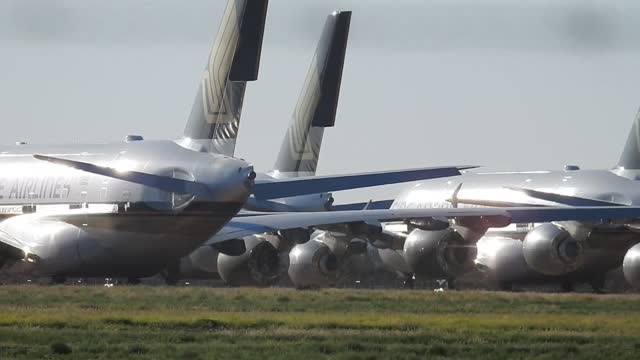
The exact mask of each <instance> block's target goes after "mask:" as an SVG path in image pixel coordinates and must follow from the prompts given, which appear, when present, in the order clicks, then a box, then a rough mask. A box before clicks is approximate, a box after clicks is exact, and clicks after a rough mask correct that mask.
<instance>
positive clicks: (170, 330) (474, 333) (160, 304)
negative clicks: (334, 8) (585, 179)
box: [0, 286, 640, 360]
mask: <svg viewBox="0 0 640 360" xmlns="http://www.w3.org/2000/svg"><path fill="white" fill-rule="evenodd" d="M639 300H640V298H639V297H637V296H615V295H607V296H595V295H558V294H528V293H518V294H509V293H488V292H448V293H433V292H427V291H396V290H375V291H374V290H320V291H303V292H300V291H295V290H288V289H211V288H166V287H115V288H110V289H107V288H101V287H82V286H66V287H64V286H63V287H49V286H6V287H0V359H13V358H16V359H27V358H28V359H31V358H65V359H74V358H75V359H87V358H103V359H123V358H136V359H176V358H178V359H211V358H215V359H256V358H258V359H262V358H290V359H301V358H303V359H305V360H310V359H323V358H338V359H422V358H440V359H444V358H452V359H453V358H464V359H468V358H474V359H501V358H502V359H507V358H509V359H510V358H524V357H527V358H539V359H565V358H567V357H568V358H584V359H622V358H628V359H638V358H639V356H640V301H639ZM69 351H70V353H69ZM65 353H67V354H65Z"/></svg>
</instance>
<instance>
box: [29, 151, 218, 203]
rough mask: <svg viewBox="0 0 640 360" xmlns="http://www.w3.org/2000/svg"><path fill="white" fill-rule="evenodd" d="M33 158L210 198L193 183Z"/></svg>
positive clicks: (208, 193)
mask: <svg viewBox="0 0 640 360" xmlns="http://www.w3.org/2000/svg"><path fill="white" fill-rule="evenodd" d="M33 157H34V158H36V159H38V160H42V161H47V162H50V163H53V164H58V165H63V166H67V167H71V168H74V169H76V170H81V171H85V172H88V173H91V174H96V175H102V176H106V177H110V178H114V179H118V180H123V181H128V182H132V183H134V184H140V185H144V186H149V187H152V188H155V189H159V190H163V191H167V192H174V193H178V194H193V195H198V196H202V197H210V196H211V191H210V190H209V187H208V186H207V185H206V184H202V183H199V182H195V181H189V180H182V179H176V178H173V177H168V176H161V175H153V174H147V173H142V172H138V171H121V170H118V169H114V168H110V167H104V166H98V165H94V164H90V163H86V162H81V161H75V160H68V159H60V158H55V157H50V156H44V155H33Z"/></svg>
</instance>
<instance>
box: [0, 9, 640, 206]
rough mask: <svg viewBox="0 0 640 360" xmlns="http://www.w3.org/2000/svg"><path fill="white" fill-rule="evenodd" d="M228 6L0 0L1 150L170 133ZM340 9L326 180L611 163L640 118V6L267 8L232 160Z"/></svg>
mask: <svg viewBox="0 0 640 360" xmlns="http://www.w3.org/2000/svg"><path fill="white" fill-rule="evenodd" d="M225 3H226V1H225V0H190V1H177V0H173V1H170V0H126V1H125V0H110V1H103V0H0V119H2V120H1V121H2V124H3V126H2V130H1V131H0V143H3V144H4V143H14V142H15V141H17V140H24V141H28V142H30V143H60V142H70V141H72V142H87V141H89V142H91V141H103V140H120V139H122V138H123V137H124V136H125V135H126V134H130V133H135V134H142V135H144V136H145V137H146V138H176V137H178V136H179V135H180V134H181V132H182V130H183V127H184V124H185V122H186V118H187V115H188V113H189V110H190V108H191V105H192V103H193V99H194V96H195V92H196V87H197V84H198V79H199V75H200V72H201V70H202V68H203V67H204V64H205V62H206V57H207V54H208V52H209V47H210V45H211V42H212V39H213V38H214V36H215V33H216V31H217V28H218V23H219V21H220V17H221V13H222V10H223V8H224V5H225ZM334 9H344V10H353V11H354V14H353V19H352V27H351V29H352V31H351V37H350V42H349V50H348V53H347V64H346V66H345V70H344V79H343V87H342V95H341V98H340V108H339V111H338V119H337V122H336V127H335V128H333V129H330V130H328V131H327V132H325V143H324V147H323V154H322V158H321V161H320V172H321V173H323V174H328V173H340V172H353V171H373V170H382V169H392V168H403V167H418V166H432V165H445V164H479V165H486V166H488V167H490V168H491V169H541V168H544V169H560V168H561V167H562V166H563V165H564V164H566V163H576V164H579V165H582V166H583V167H587V168H595V167H610V166H612V165H614V164H615V162H616V161H617V158H618V155H619V152H620V151H621V149H622V146H623V143H624V140H625V139H626V136H627V132H628V130H629V128H630V126H631V122H632V120H633V118H634V116H635V114H636V111H637V109H638V107H640V89H638V85H639V84H640V41H639V39H638V36H640V4H639V3H638V2H637V1H633V0H625V1H623V0H619V1H612V0H603V1H587V0H582V1H569V0H566V1H556V0H549V1H522V0H521V1H517V2H514V1H508V0H503V1H486V2H481V1H472V0H467V1H452V0H441V1H428V0H384V1H383V0H359V1H355V0H351V1H347V0H323V1H318V0H271V1H270V6H269V15H268V19H267V27H266V34H265V43H264V49H263V57H262V65H261V73H260V80H259V81H258V82H255V83H251V84H250V85H249V87H248V90H247V95H246V100H245V108H244V112H243V119H242V124H241V133H240V140H239V144H238V148H237V153H238V155H239V156H241V157H244V158H246V159H249V160H250V161H252V162H253V163H254V164H255V165H256V167H257V168H258V169H260V170H266V169H268V168H269V167H270V166H271V164H272V163H273V161H274V159H275V154H276V153H277V150H278V149H279V144H280V140H281V138H282V136H283V135H284V131H285V128H286V126H287V124H288V122H289V119H290V117H291V113H292V110H293V106H294V104H295V102H296V99H297V96H298V93H299V91H300V88H301V86H302V82H303V80H304V76H305V74H306V71H307V67H308V64H309V62H310V60H311V57H312V55H313V51H314V49H315V46H316V43H315V42H316V40H317V38H318V37H319V33H320V31H321V28H322V24H323V22H324V20H325V16H326V14H328V13H329V12H331V11H332V10H334ZM397 189H398V188H397V187H395V188H391V189H386V190H377V191H373V192H372V191H366V192H357V193H355V194H344V195H343V197H340V198H339V200H340V201H342V200H348V201H351V200H357V199H358V198H363V197H367V198H368V197H379V198H383V197H388V196H391V195H392V194H394V192H395V191H396V190H397Z"/></svg>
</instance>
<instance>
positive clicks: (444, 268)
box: [404, 227, 476, 278]
mask: <svg viewBox="0 0 640 360" xmlns="http://www.w3.org/2000/svg"><path fill="white" fill-rule="evenodd" d="M475 258H476V247H475V245H474V244H471V243H469V242H467V241H466V240H465V238H464V237H463V236H462V235H461V233H460V231H458V229H456V228H453V227H452V228H448V229H445V230H440V231H425V230H419V229H415V230H413V231H412V232H411V234H409V236H408V237H407V239H406V240H405V242H404V259H405V261H406V264H407V265H408V267H409V268H410V269H411V270H412V271H413V272H414V273H416V275H418V276H424V277H429V278H444V277H455V276H459V275H462V274H464V273H466V272H469V271H471V270H473V268H474V262H473V261H474V259H475Z"/></svg>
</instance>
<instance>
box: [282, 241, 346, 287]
mask: <svg viewBox="0 0 640 360" xmlns="http://www.w3.org/2000/svg"><path fill="white" fill-rule="evenodd" d="M338 268H339V259H338V256H337V255H336V254H335V253H334V251H332V250H331V248H330V247H329V246H328V245H327V244H325V243H324V242H322V241H320V240H317V239H312V240H310V241H308V242H306V243H304V244H299V245H296V246H295V247H294V248H293V249H292V250H291V252H290V253H289V278H290V279H291V281H292V282H293V284H294V285H295V287H296V288H298V289H305V288H319V287H326V286H334V285H335V284H336V280H337V278H338Z"/></svg>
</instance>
